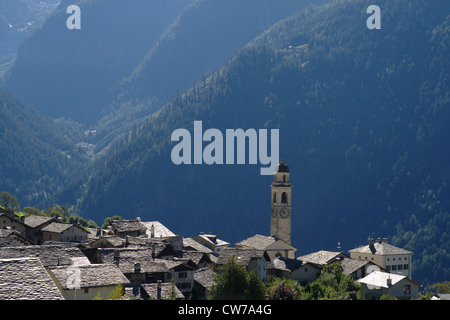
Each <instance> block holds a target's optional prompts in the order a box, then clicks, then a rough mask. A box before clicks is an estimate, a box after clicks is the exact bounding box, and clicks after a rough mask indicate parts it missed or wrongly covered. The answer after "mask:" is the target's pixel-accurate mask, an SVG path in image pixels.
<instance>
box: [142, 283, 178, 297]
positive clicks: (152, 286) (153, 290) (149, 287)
mask: <svg viewBox="0 0 450 320" xmlns="http://www.w3.org/2000/svg"><path fill="white" fill-rule="evenodd" d="M141 289H142V290H144V291H145V292H146V293H147V295H148V297H149V299H157V298H158V284H157V283H145V284H141ZM172 289H174V290H175V295H176V299H185V297H184V295H183V294H182V293H181V291H180V290H179V289H178V288H177V287H176V286H172V284H171V283H161V299H169V298H170V294H171V292H172Z"/></svg>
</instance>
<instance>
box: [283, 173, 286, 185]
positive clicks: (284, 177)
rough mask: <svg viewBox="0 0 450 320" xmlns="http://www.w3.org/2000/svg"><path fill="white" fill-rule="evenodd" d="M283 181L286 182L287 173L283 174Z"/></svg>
mask: <svg viewBox="0 0 450 320" xmlns="http://www.w3.org/2000/svg"><path fill="white" fill-rule="evenodd" d="M283 182H284V183H286V175H284V174H283Z"/></svg>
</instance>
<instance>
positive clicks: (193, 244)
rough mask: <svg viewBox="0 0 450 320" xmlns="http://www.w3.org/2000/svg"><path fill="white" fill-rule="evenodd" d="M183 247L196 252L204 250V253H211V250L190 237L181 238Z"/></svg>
mask: <svg viewBox="0 0 450 320" xmlns="http://www.w3.org/2000/svg"><path fill="white" fill-rule="evenodd" d="M183 248H184V249H186V250H190V249H192V250H196V251H198V252H204V253H212V252H213V251H212V250H211V249H210V248H208V247H206V246H204V245H202V244H201V243H198V242H197V241H195V240H194V239H192V238H183Z"/></svg>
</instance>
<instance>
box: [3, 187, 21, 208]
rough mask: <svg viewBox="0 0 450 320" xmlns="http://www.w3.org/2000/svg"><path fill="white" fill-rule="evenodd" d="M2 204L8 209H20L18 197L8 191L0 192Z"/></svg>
mask: <svg viewBox="0 0 450 320" xmlns="http://www.w3.org/2000/svg"><path fill="white" fill-rule="evenodd" d="M0 205H2V206H3V207H4V208H5V210H8V211H19V210H20V205H19V201H18V200H17V198H16V197H15V196H13V195H11V194H10V193H9V192H7V191H3V192H2V193H0Z"/></svg>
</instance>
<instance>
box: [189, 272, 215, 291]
mask: <svg viewBox="0 0 450 320" xmlns="http://www.w3.org/2000/svg"><path fill="white" fill-rule="evenodd" d="M215 274H216V273H215V272H214V271H212V270H211V269H209V268H201V269H198V270H195V271H194V281H195V282H197V283H198V284H200V285H201V286H202V287H204V288H207V289H209V288H211V287H212V286H213V285H214V284H216V282H215V281H214V275H215Z"/></svg>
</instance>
